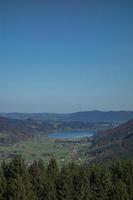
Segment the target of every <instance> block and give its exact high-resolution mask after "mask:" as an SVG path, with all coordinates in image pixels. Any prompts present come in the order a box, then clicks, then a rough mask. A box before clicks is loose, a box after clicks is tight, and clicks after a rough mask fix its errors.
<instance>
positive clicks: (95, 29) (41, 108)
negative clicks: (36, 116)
mask: <svg viewBox="0 0 133 200" xmlns="http://www.w3.org/2000/svg"><path fill="white" fill-rule="evenodd" d="M84 110H85V111H87V110H104V111H108V110H133V1H132V0H27V1H26V0H12V1H10V0H0V112H58V113H68V112H75V111H84Z"/></svg>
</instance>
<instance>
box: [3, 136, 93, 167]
mask: <svg viewBox="0 0 133 200" xmlns="http://www.w3.org/2000/svg"><path fill="white" fill-rule="evenodd" d="M88 145H89V144H88V143H87V144H83V143H76V142H74V141H73V142H70V141H67V140H65V141H63V140H58V141H57V140H55V139H48V138H46V137H41V138H35V139H33V140H30V141H27V142H21V143H18V144H15V145H8V146H0V155H1V156H0V159H1V160H3V158H7V159H10V158H12V157H13V156H14V155H18V154H19V155H22V157H23V158H25V159H26V161H27V162H32V161H33V160H35V159H39V158H41V159H43V160H44V161H45V162H46V163H47V162H48V161H49V159H50V158H51V157H52V156H54V157H55V158H56V159H57V161H58V163H59V165H62V164H63V163H66V162H69V161H72V160H75V161H76V162H84V160H85V155H84V152H85V150H86V148H88Z"/></svg>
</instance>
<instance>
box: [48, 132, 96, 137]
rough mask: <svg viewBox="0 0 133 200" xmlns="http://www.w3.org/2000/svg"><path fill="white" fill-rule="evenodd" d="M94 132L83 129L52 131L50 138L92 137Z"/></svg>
mask: <svg viewBox="0 0 133 200" xmlns="http://www.w3.org/2000/svg"><path fill="white" fill-rule="evenodd" d="M93 135H94V133H89V132H82V131H69V132H60V133H50V134H49V135H48V138H81V137H91V136H93Z"/></svg>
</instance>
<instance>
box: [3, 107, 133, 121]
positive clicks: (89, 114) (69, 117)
mask: <svg viewBox="0 0 133 200" xmlns="http://www.w3.org/2000/svg"><path fill="white" fill-rule="evenodd" d="M0 116H2V117H8V118H14V119H34V120H44V121H48V120H51V121H89V122H103V121H104V122H120V123H123V122H126V121H128V120H130V119H133V111H99V110H95V111H79V112H74V113H64V114H63V113H19V112H13V113H2V112H1V113H0Z"/></svg>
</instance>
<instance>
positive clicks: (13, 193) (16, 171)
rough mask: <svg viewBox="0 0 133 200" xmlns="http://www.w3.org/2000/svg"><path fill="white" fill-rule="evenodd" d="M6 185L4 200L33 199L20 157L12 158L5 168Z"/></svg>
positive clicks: (23, 163) (25, 170)
mask: <svg viewBox="0 0 133 200" xmlns="http://www.w3.org/2000/svg"><path fill="white" fill-rule="evenodd" d="M5 176H6V179H7V187H6V192H5V194H4V197H5V199H6V200H29V199H32V200H34V199H35V198H34V194H33V191H32V185H31V183H30V178H29V173H28V170H27V167H26V164H25V162H24V160H23V159H22V158H21V157H16V158H14V159H13V160H12V161H11V162H10V164H9V165H8V166H7V167H6V169H5Z"/></svg>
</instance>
